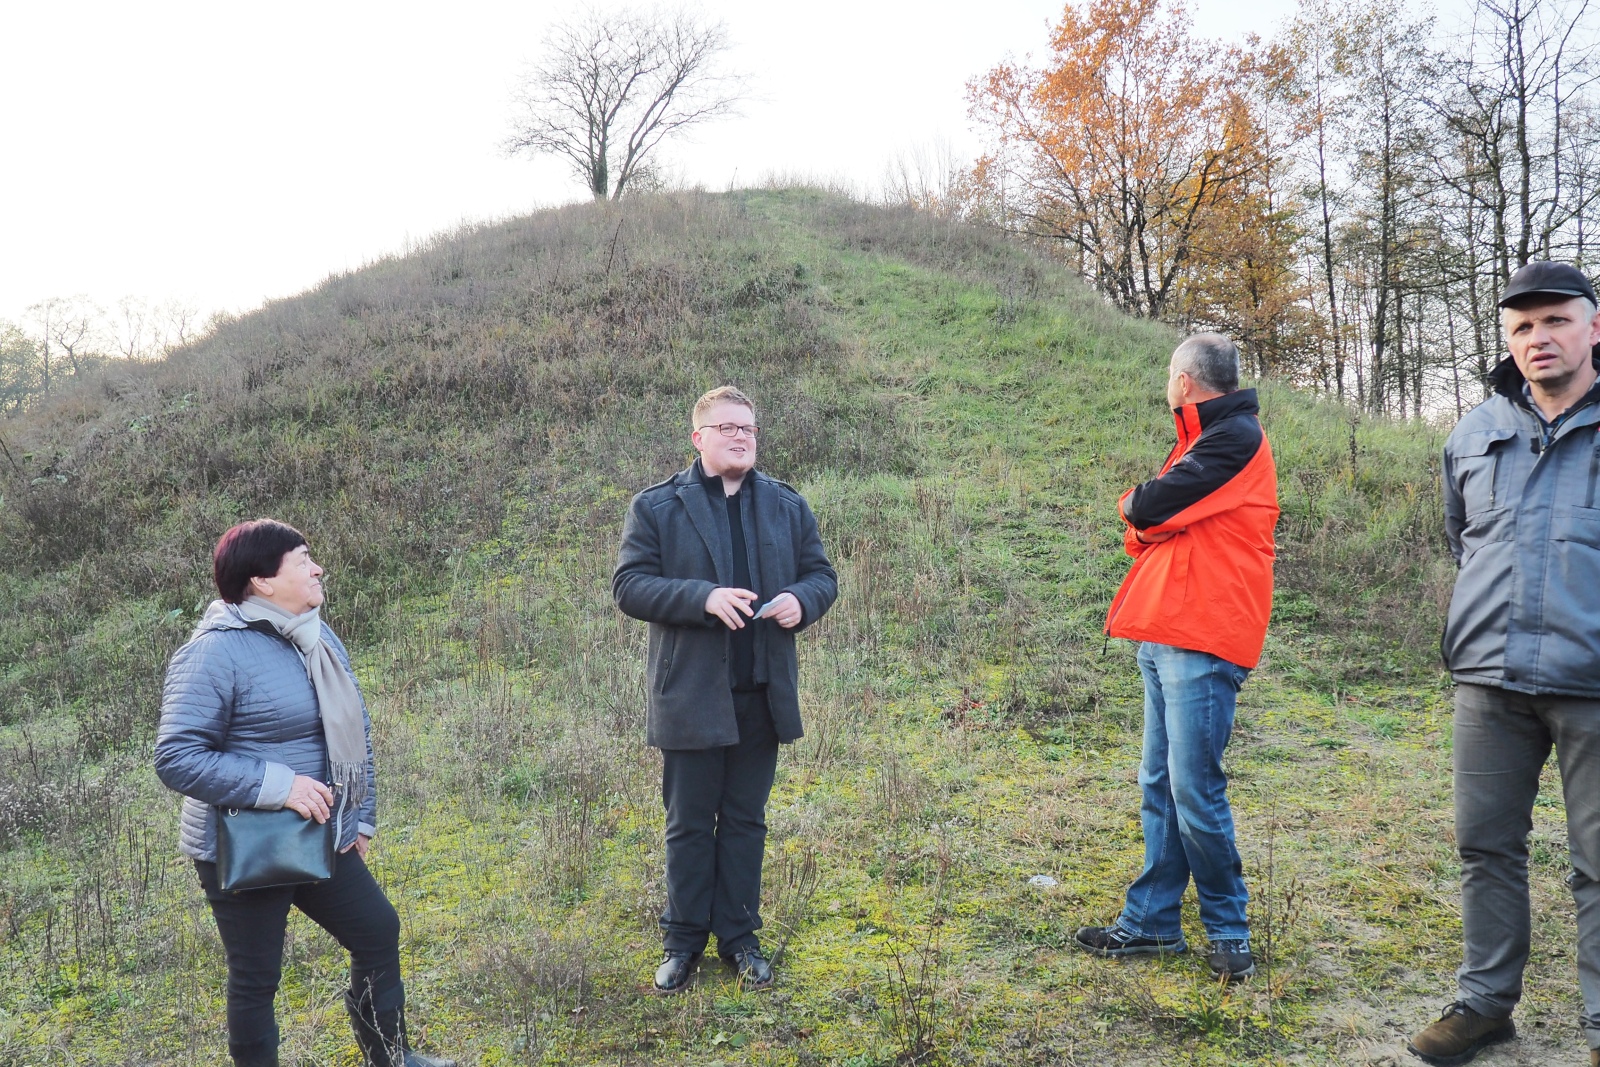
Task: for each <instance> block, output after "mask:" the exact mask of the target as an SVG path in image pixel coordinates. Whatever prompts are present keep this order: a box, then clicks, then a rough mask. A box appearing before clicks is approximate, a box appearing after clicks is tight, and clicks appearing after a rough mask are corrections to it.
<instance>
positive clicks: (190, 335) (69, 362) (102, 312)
mask: <svg viewBox="0 0 1600 1067" xmlns="http://www.w3.org/2000/svg"><path fill="white" fill-rule="evenodd" d="M204 330H205V327H204V325H203V324H202V322H201V319H200V312H199V309H197V308H196V307H195V306H194V305H192V304H189V303H185V302H184V301H181V300H168V301H164V302H161V303H152V302H151V301H148V300H143V299H140V298H138V297H132V296H129V297H123V298H122V299H121V300H119V301H117V303H116V306H115V307H112V308H109V309H108V308H104V307H102V306H100V305H99V304H96V303H95V302H94V301H92V300H90V299H89V298H88V297H85V296H72V297H51V298H50V299H48V300H41V301H40V302H39V303H37V304H33V305H31V306H30V307H29V308H28V309H27V312H26V314H25V317H24V319H23V321H22V322H7V321H5V320H3V319H0V415H9V414H14V413H16V412H18V411H21V410H22V409H24V408H26V407H27V406H28V405H30V404H32V403H34V402H35V401H37V400H39V399H40V398H43V397H45V396H48V395H49V394H51V393H52V392H54V391H56V390H57V389H59V388H60V387H61V386H62V385H63V384H64V383H65V382H67V381H69V380H71V379H72V378H75V377H78V376H80V375H82V374H83V373H85V372H86V371H88V370H90V369H92V368H95V367H99V366H102V365H104V364H105V363H106V362H108V361H110V360H113V359H126V360H147V359H158V358H160V357H161V356H164V355H166V354H167V353H168V352H170V351H172V350H173V349H175V348H180V347H182V346H183V345H186V344H188V343H189V342H190V341H193V340H195V339H196V338H197V337H199V336H200V334H201V333H203V332H204Z"/></svg>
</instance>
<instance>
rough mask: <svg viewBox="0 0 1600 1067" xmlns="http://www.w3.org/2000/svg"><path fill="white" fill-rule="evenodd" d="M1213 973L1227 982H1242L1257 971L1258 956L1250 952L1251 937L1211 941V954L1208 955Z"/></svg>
mask: <svg viewBox="0 0 1600 1067" xmlns="http://www.w3.org/2000/svg"><path fill="white" fill-rule="evenodd" d="M1206 962H1207V963H1209V964H1210V965H1211V973H1212V974H1214V975H1216V976H1217V977H1218V978H1221V979H1223V980H1224V981H1227V982H1240V981H1243V980H1244V979H1246V978H1249V977H1250V976H1251V975H1252V974H1255V973H1256V958H1255V957H1254V956H1252V955H1251V954H1250V939H1249V938H1239V939H1237V940H1229V939H1226V938H1224V939H1223V940H1221V941H1213V942H1211V954H1210V955H1209V956H1207V957H1206Z"/></svg>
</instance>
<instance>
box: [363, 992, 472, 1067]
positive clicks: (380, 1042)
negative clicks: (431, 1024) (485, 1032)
mask: <svg viewBox="0 0 1600 1067" xmlns="http://www.w3.org/2000/svg"><path fill="white" fill-rule="evenodd" d="M344 1010H345V1012H346V1014H348V1015H349V1016H350V1029H352V1030H354V1031H355V1034H356V1044H357V1045H359V1046H361V1057H362V1060H363V1061H364V1062H365V1064H366V1067H456V1061H455V1060H446V1059H441V1058H439V1057H437V1056H424V1055H422V1054H421V1053H420V1052H413V1051H412V1049H411V1042H410V1041H408V1040H407V1039H406V1014H405V1009H404V1008H392V1009H390V1010H389V1011H373V1010H372V1002H371V1001H370V1000H368V999H366V998H365V997H362V998H359V999H358V998H356V997H355V996H353V995H352V994H350V993H346V994H345V995H344Z"/></svg>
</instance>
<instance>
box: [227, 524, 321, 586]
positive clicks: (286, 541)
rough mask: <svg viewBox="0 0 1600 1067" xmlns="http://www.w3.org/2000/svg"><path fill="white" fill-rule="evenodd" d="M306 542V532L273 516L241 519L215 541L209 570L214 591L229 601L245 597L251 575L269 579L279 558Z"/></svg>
mask: <svg viewBox="0 0 1600 1067" xmlns="http://www.w3.org/2000/svg"><path fill="white" fill-rule="evenodd" d="M305 543H306V535H305V534H303V533H301V532H300V531H299V530H296V529H295V528H294V527H293V526H290V525H289V524H288V523H286V522H279V521H278V520H277V519H252V520H251V521H250V522H241V523H240V524H239V525H237V526H235V527H234V528H233V529H231V530H229V531H228V532H227V533H225V534H223V535H222V537H221V538H220V539H219V540H218V541H217V548H216V551H214V552H213V553H211V573H212V575H213V576H214V577H215V578H216V580H217V592H218V593H219V594H220V595H221V596H222V599H223V600H226V601H227V602H228V603H230V604H237V603H239V602H240V601H241V600H243V599H244V598H245V593H246V591H247V590H248V589H249V588H250V579H252V578H271V577H272V576H273V575H274V574H277V573H278V568H280V567H282V566H283V557H284V556H286V555H288V554H289V553H290V552H293V551H294V550H295V549H297V548H299V547H300V546H301V545H303V544H305Z"/></svg>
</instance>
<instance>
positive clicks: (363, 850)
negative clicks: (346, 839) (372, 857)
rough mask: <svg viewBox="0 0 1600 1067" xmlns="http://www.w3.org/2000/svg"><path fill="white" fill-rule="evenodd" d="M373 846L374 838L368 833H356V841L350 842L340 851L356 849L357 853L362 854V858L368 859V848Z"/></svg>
mask: <svg viewBox="0 0 1600 1067" xmlns="http://www.w3.org/2000/svg"><path fill="white" fill-rule="evenodd" d="M371 847H372V838H370V837H368V836H367V835H366V834H357V835H356V839H355V840H354V841H352V842H350V843H349V844H348V845H346V846H344V848H341V849H340V850H339V851H340V852H349V851H350V850H351V849H355V850H356V855H358V856H360V857H361V858H362V859H366V858H367V849H369V848H371Z"/></svg>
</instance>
